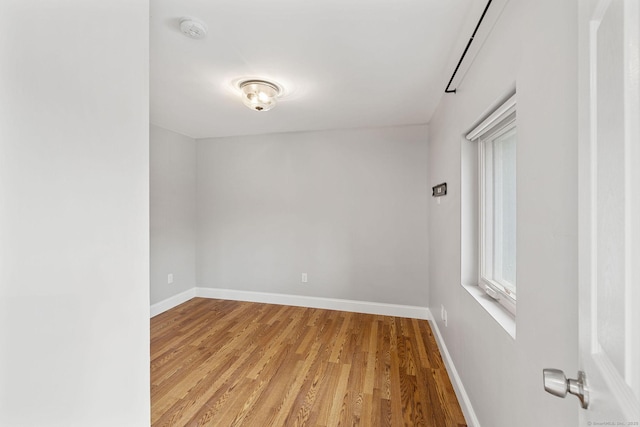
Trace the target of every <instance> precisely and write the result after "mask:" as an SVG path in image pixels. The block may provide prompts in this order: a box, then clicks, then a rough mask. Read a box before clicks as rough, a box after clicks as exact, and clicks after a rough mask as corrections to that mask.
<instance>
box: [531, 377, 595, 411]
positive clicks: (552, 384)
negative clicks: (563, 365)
mask: <svg viewBox="0 0 640 427" xmlns="http://www.w3.org/2000/svg"><path fill="white" fill-rule="evenodd" d="M542 376H543V382H544V390H545V391H546V392H547V393H551V394H553V395H554V396H558V397H562V398H564V397H565V396H566V395H567V393H570V394H573V395H574V396H577V397H578V399H580V403H581V405H582V408H583V409H587V408H588V407H589V390H588V389H587V375H586V374H585V373H584V372H583V371H578V379H576V380H574V379H567V377H566V376H565V375H564V372H562V371H561V370H560V369H550V368H549V369H545V370H543V371H542Z"/></svg>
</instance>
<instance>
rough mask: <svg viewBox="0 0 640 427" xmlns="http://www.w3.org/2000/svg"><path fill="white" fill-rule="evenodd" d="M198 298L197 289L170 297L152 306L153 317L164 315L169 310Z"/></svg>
mask: <svg viewBox="0 0 640 427" xmlns="http://www.w3.org/2000/svg"><path fill="white" fill-rule="evenodd" d="M195 296H196V288H191V289H188V290H186V291H184V292H181V293H179V294H177V295H174V296H172V297H169V298H167V299H165V300H162V301H160V302H158V303H156V304H153V305H152V306H151V317H154V316H157V315H158V314H160V313H164V312H165V311H167V310H170V309H172V308H173V307H175V306H178V305H180V304H182V303H183V302H187V301H189V300H190V299H191V298H194V297H195Z"/></svg>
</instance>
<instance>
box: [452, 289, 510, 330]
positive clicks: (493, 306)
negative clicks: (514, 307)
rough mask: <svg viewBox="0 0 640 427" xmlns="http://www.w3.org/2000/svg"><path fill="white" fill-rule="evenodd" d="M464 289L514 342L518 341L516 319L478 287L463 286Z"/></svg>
mask: <svg viewBox="0 0 640 427" xmlns="http://www.w3.org/2000/svg"><path fill="white" fill-rule="evenodd" d="M462 287H463V288H464V289H466V290H467V292H469V294H470V295H471V296H472V297H473V298H474V299H475V300H476V301H478V303H479V304H480V306H482V308H484V309H485V311H486V312H487V313H489V315H490V316H491V317H493V319H494V320H495V321H496V322H498V324H499V325H500V326H502V329H504V330H505V331H506V332H507V333H508V334H509V335H510V336H511V338H513V339H514V340H515V339H516V318H515V317H514V315H513V314H511V313H509V311H507V309H506V308H504V307H503V306H501V305H500V304H499V303H498V302H497V301H496V300H494V299H493V298H491V297H490V296H489V295H487V294H485V293H484V291H483V290H482V289H480V288H479V287H478V286H476V285H464V284H463V285H462Z"/></svg>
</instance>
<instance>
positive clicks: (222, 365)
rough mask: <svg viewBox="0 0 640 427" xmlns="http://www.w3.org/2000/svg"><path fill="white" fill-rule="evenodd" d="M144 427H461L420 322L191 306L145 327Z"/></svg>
mask: <svg viewBox="0 0 640 427" xmlns="http://www.w3.org/2000/svg"><path fill="white" fill-rule="evenodd" d="M151 418H152V425H153V426H217V427H223V426H224V427H226V426H240V425H243V426H252V427H253V426H256V427H266V426H276V427H280V426H344V425H350V426H356V425H361V426H375V427H377V426H433V427H450V426H455V427H462V426H466V423H465V420H464V417H463V415H462V412H461V410H460V407H459V405H458V401H457V399H456V396H455V394H454V391H453V387H452V386H451V383H450V381H449V377H448V376H447V373H446V370H445V368H444V365H443V362H442V359H441V357H440V353H439V352H438V348H437V346H436V343H435V339H434V337H433V334H432V332H431V329H430V327H429V324H428V322H427V321H425V320H416V319H406V318H400V317H388V316H377V315H369V314H357V313H348V312H342V311H331V310H319V309H312V308H302V307H289V306H280V305H268V304H257V303H247V302H238V301H223V300H214V299H202V298H194V299H192V300H190V301H188V302H186V303H184V304H182V305H180V306H178V307H175V308H173V309H171V310H169V311H167V312H165V313H162V314H160V315H158V316H156V317H154V318H152V319H151Z"/></svg>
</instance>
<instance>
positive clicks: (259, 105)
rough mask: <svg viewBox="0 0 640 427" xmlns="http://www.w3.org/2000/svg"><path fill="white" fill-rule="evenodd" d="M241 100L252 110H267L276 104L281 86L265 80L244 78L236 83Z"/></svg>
mask: <svg viewBox="0 0 640 427" xmlns="http://www.w3.org/2000/svg"><path fill="white" fill-rule="evenodd" d="M238 87H239V88H240V90H241V91H242V102H244V105H246V106H247V107H249V108H251V109H252V110H254V111H269V110H270V109H272V108H273V107H275V106H276V102H277V99H278V96H279V95H280V94H281V93H282V88H281V87H280V86H279V85H277V84H276V83H272V82H268V81H266V80H244V81H242V82H240V83H239V84H238Z"/></svg>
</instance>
